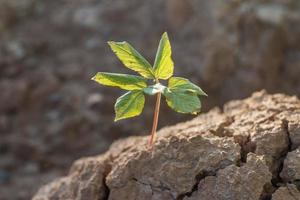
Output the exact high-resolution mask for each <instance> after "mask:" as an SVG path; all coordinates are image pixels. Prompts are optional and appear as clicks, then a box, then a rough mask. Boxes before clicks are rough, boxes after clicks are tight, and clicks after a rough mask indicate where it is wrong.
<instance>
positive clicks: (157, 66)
mask: <svg viewBox="0 0 300 200" xmlns="http://www.w3.org/2000/svg"><path fill="white" fill-rule="evenodd" d="M171 55H172V50H171V44H170V41H169V38H168V34H167V33H164V34H163V35H162V37H161V40H160V42H159V46H158V49H157V53H156V57H155V62H154V66H153V69H154V73H155V77H156V78H157V79H168V78H170V77H171V76H172V75H173V71H174V63H173V61H172V58H171Z"/></svg>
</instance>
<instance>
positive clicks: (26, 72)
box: [0, 0, 300, 200]
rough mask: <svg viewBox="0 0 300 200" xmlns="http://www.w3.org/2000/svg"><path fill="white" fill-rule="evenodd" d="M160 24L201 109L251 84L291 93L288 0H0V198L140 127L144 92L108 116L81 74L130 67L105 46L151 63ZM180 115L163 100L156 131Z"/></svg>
mask: <svg viewBox="0 0 300 200" xmlns="http://www.w3.org/2000/svg"><path fill="white" fill-rule="evenodd" d="M164 31H168V33H169V37H170V40H171V44H172V48H173V60H174V62H175V75H177V76H182V77H188V78H189V79H191V80H192V81H193V82H195V83H197V84H199V85H200V86H201V87H202V88H203V89H204V90H205V91H206V92H207V93H208V94H209V98H206V99H203V105H204V108H203V111H207V110H208V109H210V108H212V107H214V106H220V105H222V104H223V103H224V102H226V101H228V100H230V99H236V98H243V97H246V96H248V95H250V94H251V93H252V92H253V91H255V90H259V89H263V88H264V89H266V90H267V91H268V92H270V93H274V92H284V93H287V94H295V95H300V79H299V75H300V1H299V0H269V1H268V0H260V1H258V0H257V1H255V0H152V1H142V0H127V1H122V0H43V1H42V0H0V200H10V199H12V200H15V199H16V200H19V199H20V200H23V199H30V197H31V196H32V194H33V193H34V192H36V190H37V189H38V187H40V186H41V185H42V184H44V183H46V182H49V181H50V180H53V179H54V178H55V177H57V176H59V175H62V174H65V173H66V170H67V168H68V167H69V166H70V164H71V163H72V161H74V160H75V159H76V158H79V157H82V156H88V155H95V154H98V153H101V152H103V151H105V150H106V149H107V148H108V146H109V144H110V143H111V142H112V141H113V140H115V139H117V138H121V137H126V136H129V135H146V134H148V132H149V131H150V128H151V122H152V110H153V100H154V99H153V98H151V97H148V98H147V100H146V104H147V106H146V107H145V110H144V113H143V114H142V117H137V118H133V119H130V120H125V121H121V122H118V123H114V122H113V117H114V113H113V105H114V101H115V99H116V98H117V97H118V96H119V95H120V94H121V93H122V91H120V90H118V89H111V88H105V87H102V86H100V85H97V84H96V83H94V82H92V81H91V80H90V78H91V77H92V75H94V74H95V73H96V72H97V71H110V72H125V73H132V72H130V71H129V70H127V69H126V68H125V67H123V66H122V64H121V63H120V62H119V61H118V60H117V58H116V57H115V56H114V54H113V53H112V52H111V51H110V49H109V47H108V45H107V44H106V41H108V40H114V41H122V40H126V41H128V42H130V43H131V44H132V45H133V46H134V47H135V48H136V49H138V50H139V51H140V52H141V53H142V54H144V55H145V57H146V58H148V59H149V61H151V62H153V60H154V56H155V52H156V48H157V45H158V41H159V39H160V36H161V34H162V33H163V32H164ZM191 117H192V116H187V115H179V114H176V113H175V112H173V111H171V110H170V109H168V108H167V107H166V106H165V104H163V106H162V112H161V116H160V122H159V126H160V127H162V126H165V125H170V124H174V123H176V122H178V121H182V120H187V119H189V118H191Z"/></svg>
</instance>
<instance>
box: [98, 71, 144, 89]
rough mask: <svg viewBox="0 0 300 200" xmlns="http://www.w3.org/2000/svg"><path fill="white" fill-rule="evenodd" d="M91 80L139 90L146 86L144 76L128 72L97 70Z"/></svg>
mask: <svg viewBox="0 0 300 200" xmlns="http://www.w3.org/2000/svg"><path fill="white" fill-rule="evenodd" d="M92 80H94V81H96V82H98V83H100V84H102V85H106V86H113V87H119V88H121V89H124V90H139V89H143V88H145V87H147V83H146V79H145V78H143V77H141V76H134V75H128V74H117V73H108V72H98V73H97V74H96V75H95V76H94V77H93V78H92Z"/></svg>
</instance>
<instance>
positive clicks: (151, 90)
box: [143, 83, 167, 95]
mask: <svg viewBox="0 0 300 200" xmlns="http://www.w3.org/2000/svg"><path fill="white" fill-rule="evenodd" d="M166 88H167V87H166V86H164V85H162V84H160V83H156V84H154V85H150V86H148V87H146V88H144V89H143V91H144V92H145V93H146V94H149V95H154V94H157V93H159V92H161V93H163V92H164V90H165V89H166Z"/></svg>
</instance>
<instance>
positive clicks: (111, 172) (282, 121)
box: [33, 91, 300, 200]
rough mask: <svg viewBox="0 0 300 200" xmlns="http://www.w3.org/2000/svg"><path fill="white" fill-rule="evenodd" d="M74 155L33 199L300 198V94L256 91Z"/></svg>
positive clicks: (189, 199) (177, 199)
mask: <svg viewBox="0 0 300 200" xmlns="http://www.w3.org/2000/svg"><path fill="white" fill-rule="evenodd" d="M146 143H147V137H129V138H127V139H123V140H119V141H117V142H115V143H113V144H112V146H111V147H110V149H109V150H108V151H107V152H106V153H104V154H102V155H99V156H95V157H88V158H83V159H80V160H78V161H76V162H75V163H74V164H73V166H72V167H71V170H70V172H69V174H68V175H67V176H66V177H63V178H59V179H57V180H55V181H53V182H52V183H50V184H48V185H46V186H44V187H42V188H41V189H40V190H39V191H38V193H37V194H36V195H35V196H34V197H33V200H66V199H74V200H75V199H76V200H96V199H97V200H100V199H101V200H105V199H108V200H123V199H124V200H126V199H135V200H299V199H300V192H299V189H300V182H299V181H300V101H299V99H298V98H297V97H295V96H294V97H293V96H286V95H283V94H274V95H269V94H267V93H266V92H265V91H261V92H256V93H254V94H253V95H252V96H251V97H250V98H247V99H244V100H235V101H231V102H229V103H227V104H225V106H224V107H223V110H221V109H219V108H215V109H212V110H211V111H209V112H208V113H206V114H202V115H199V116H198V117H196V118H194V119H193V120H191V121H188V122H185V123H180V124H177V125H175V126H171V127H166V128H163V129H161V130H160V131H159V132H158V137H157V140H156V143H155V146H154V148H153V149H152V150H149V149H148V148H147V147H146Z"/></svg>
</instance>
